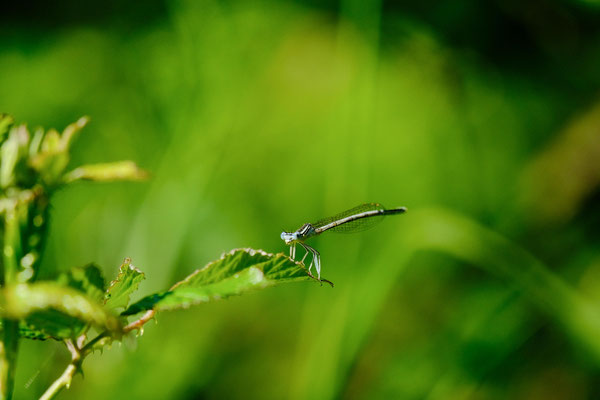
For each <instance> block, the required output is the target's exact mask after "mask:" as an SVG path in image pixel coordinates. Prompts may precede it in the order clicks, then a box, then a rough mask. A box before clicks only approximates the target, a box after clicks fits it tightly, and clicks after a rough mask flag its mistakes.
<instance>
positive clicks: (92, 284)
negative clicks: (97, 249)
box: [57, 264, 106, 302]
mask: <svg viewBox="0 0 600 400" xmlns="http://www.w3.org/2000/svg"><path fill="white" fill-rule="evenodd" d="M57 282H58V283H60V284H63V285H65V286H69V287H72V288H73V289H77V290H79V291H80V292H83V293H85V294H87V295H88V296H89V297H90V298H92V299H94V300H96V301H98V302H101V301H102V300H104V290H105V286H106V284H105V281H104V276H102V271H101V270H100V268H98V266H96V265H94V264H89V265H86V266H84V267H75V268H71V270H70V271H69V272H66V273H63V274H61V275H60V276H59V277H58V279H57Z"/></svg>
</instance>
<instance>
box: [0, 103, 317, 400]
mask: <svg viewBox="0 0 600 400" xmlns="http://www.w3.org/2000/svg"><path fill="white" fill-rule="evenodd" d="M87 122H88V119H87V118H81V119H80V120H79V121H77V122H76V123H74V124H71V125H69V126H68V127H67V128H66V129H65V130H64V131H63V132H62V134H61V133H58V132H57V131H55V130H49V131H44V130H41V129H38V130H36V131H35V132H34V133H33V134H30V132H29V131H28V129H27V127H26V126H25V125H14V122H13V119H12V118H11V117H10V116H8V115H1V116H0V187H1V190H2V194H1V196H0V217H1V218H2V223H1V224H0V229H1V230H2V231H1V235H0V238H1V240H2V248H3V255H2V258H1V259H0V260H1V264H0V266H1V274H0V279H1V284H2V288H1V289H0V317H1V319H2V338H1V339H2V340H1V342H0V388H1V390H0V398H2V399H10V398H11V397H12V392H13V385H14V375H15V368H16V363H17V352H18V346H19V340H20V339H35V340H48V339H53V340H57V341H62V342H63V343H64V344H65V346H66V348H67V349H68V350H69V352H70V353H71V363H70V364H69V365H68V366H67V368H66V369H65V371H64V372H63V373H62V375H61V376H60V377H59V378H58V379H57V380H56V381H55V382H54V383H53V384H52V385H51V386H50V387H49V388H48V390H47V391H46V392H45V393H44V394H43V395H42V397H41V398H42V399H50V398H53V397H55V396H56V395H57V394H58V393H59V392H60V391H61V390H62V389H63V388H64V387H69V385H70V383H71V380H72V379H73V377H74V375H75V374H76V373H77V372H80V371H81V367H82V363H83V360H84V359H85V357H86V356H87V355H88V354H90V352H92V351H93V350H95V349H101V348H102V347H103V346H106V345H108V344H110V343H111V342H113V341H118V340H122V339H123V337H124V336H125V335H129V334H131V335H133V334H135V332H136V331H137V332H139V331H141V329H142V327H143V325H144V324H145V323H146V322H148V321H149V320H150V319H152V318H153V317H154V314H155V313H156V312H157V311H162V310H173V309H178V308H187V307H189V306H191V305H195V304H199V303H205V302H208V301H212V300H217V299H222V298H226V297H229V296H232V295H238V294H241V293H244V292H247V291H250V290H253V289H262V288H266V287H269V286H273V285H276V284H279V283H283V282H296V281H305V280H311V279H313V280H315V278H313V277H312V276H311V275H310V274H309V273H308V271H307V270H306V269H305V268H304V266H303V265H302V264H300V263H298V262H294V261H292V260H291V259H290V258H288V257H286V256H285V255H283V254H276V255H273V254H269V253H266V252H263V251H261V250H253V249H234V250H232V251H231V252H229V253H226V254H224V255H223V256H222V257H221V258H220V259H218V260H216V261H214V262H212V263H210V264H208V265H207V266H205V267H204V268H202V269H199V270H197V271H195V272H194V273H192V274H191V275H189V276H188V277H186V278H185V279H183V280H182V281H180V282H178V283H176V284H175V285H173V286H172V287H171V288H170V289H169V290H166V291H164V292H160V293H156V294H152V295H149V296H146V297H144V298H142V299H141V300H139V301H137V302H136V303H134V304H130V296H131V294H132V293H133V292H134V291H135V290H136V289H137V288H138V285H139V283H140V282H141V281H142V280H143V279H144V273H143V272H141V271H140V270H139V269H137V268H136V267H134V266H133V265H132V264H131V260H130V259H125V261H124V262H123V264H122V265H121V268H120V270H119V273H118V276H117V277H116V278H115V279H114V280H113V281H112V282H110V283H109V284H107V283H106V280H105V278H104V277H103V274H102V271H101V269H100V268H99V267H97V266H96V265H94V264H90V265H87V266H83V267H74V268H72V269H71V270H69V271H68V272H65V273H62V274H60V275H59V276H57V277H55V279H53V280H44V281H41V280H37V279H36V278H37V277H38V272H39V265H40V262H39V261H40V257H41V254H42V250H43V245H44V241H45V238H46V235H47V224H48V209H49V208H48V205H49V199H50V197H51V196H52V194H53V193H54V192H55V191H56V190H57V189H58V188H61V187H63V186H65V185H67V184H71V183H73V182H76V181H80V180H90V181H114V180H141V179H144V178H145V177H146V173H145V172H144V171H142V170H141V169H139V168H138V167H137V165H136V164H135V163H133V162H131V161H122V162H115V163H107V164H94V165H84V166H80V167H78V168H75V169H73V170H70V171H68V170H67V166H68V164H69V150H70V147H71V144H72V142H73V139H74V138H75V136H76V135H77V134H78V132H79V131H80V130H81V129H82V128H83V127H84V126H85V125H86V123H87ZM129 318H133V319H132V320H131V321H130V320H129Z"/></svg>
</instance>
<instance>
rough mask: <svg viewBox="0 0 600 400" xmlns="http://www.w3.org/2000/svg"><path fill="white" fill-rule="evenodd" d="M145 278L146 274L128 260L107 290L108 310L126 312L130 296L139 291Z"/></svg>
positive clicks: (105, 301)
mask: <svg viewBox="0 0 600 400" xmlns="http://www.w3.org/2000/svg"><path fill="white" fill-rule="evenodd" d="M144 278H145V277H144V273H143V272H142V271H140V270H139V269H137V268H136V267H134V266H133V265H131V259H129V258H126V259H125V261H123V264H122V265H121V268H120V269H119V275H117V278H116V279H115V280H114V281H112V282H111V283H110V286H109V287H108V289H107V290H106V295H105V300H104V304H105V305H106V308H108V309H109V310H114V309H120V310H119V311H122V310H125V308H127V306H128V305H129V296H130V295H131V294H132V293H133V292H135V291H136V290H137V288H138V286H139V284H140V282H141V281H143V280H144Z"/></svg>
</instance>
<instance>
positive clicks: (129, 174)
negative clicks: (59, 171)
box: [64, 161, 148, 183]
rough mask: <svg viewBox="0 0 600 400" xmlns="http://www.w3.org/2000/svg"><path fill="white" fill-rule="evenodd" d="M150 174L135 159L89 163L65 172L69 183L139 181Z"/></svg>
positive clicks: (66, 180)
mask: <svg viewBox="0 0 600 400" xmlns="http://www.w3.org/2000/svg"><path fill="white" fill-rule="evenodd" d="M147 176H148V174H147V173H146V172H145V171H144V170H142V169H140V168H139V167H138V166H137V165H136V163H134V162H133V161H117V162H112V163H104V164H89V165H83V166H81V167H78V168H75V169H74V170H73V171H71V172H69V173H67V174H65V177H64V180H65V182H67V183H70V182H73V181H77V180H88V181H101V182H109V181H139V180H143V179H146V178H147Z"/></svg>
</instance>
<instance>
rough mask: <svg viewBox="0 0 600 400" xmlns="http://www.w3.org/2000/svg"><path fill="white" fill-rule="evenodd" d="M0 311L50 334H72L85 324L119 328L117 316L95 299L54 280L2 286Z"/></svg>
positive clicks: (103, 328)
mask: <svg viewBox="0 0 600 400" xmlns="http://www.w3.org/2000/svg"><path fill="white" fill-rule="evenodd" d="M0 315H1V316H2V317H5V318H9V319H25V320H26V322H27V325H28V326H31V327H32V328H33V329H34V330H38V331H40V332H42V333H45V334H48V335H50V336H52V337H54V338H61V337H73V336H76V335H77V334H79V333H80V332H81V329H82V328H83V327H84V326H85V325H88V324H89V325H94V326H96V327H97V328H99V329H102V330H108V331H109V332H119V331H120V329H121V326H120V322H119V320H118V318H116V317H115V316H114V315H112V314H111V313H109V312H108V311H107V310H106V309H105V308H104V307H102V305H101V304H100V303H99V302H96V301H94V300H93V299H91V298H90V297H88V296H86V295H85V294H83V293H81V292H80V291H79V290H76V289H73V288H70V287H65V286H64V285H61V284H58V283H54V282H37V283H33V284H18V285H12V286H8V287H5V288H4V289H2V290H1V291H0Z"/></svg>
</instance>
